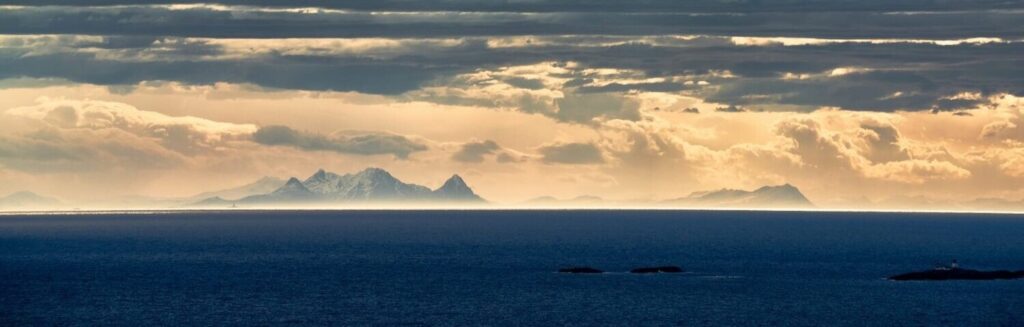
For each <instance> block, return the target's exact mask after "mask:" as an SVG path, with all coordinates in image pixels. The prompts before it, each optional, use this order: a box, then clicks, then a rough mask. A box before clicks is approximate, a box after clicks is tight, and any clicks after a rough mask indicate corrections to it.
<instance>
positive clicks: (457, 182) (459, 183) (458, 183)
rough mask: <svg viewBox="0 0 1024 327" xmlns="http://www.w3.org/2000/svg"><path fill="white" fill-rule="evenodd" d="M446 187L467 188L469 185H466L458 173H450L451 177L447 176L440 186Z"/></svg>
mask: <svg viewBox="0 0 1024 327" xmlns="http://www.w3.org/2000/svg"><path fill="white" fill-rule="evenodd" d="M446 187H464V188H469V186H467V185H466V181H465V180H463V179H462V176H459V174H454V175H452V177H448V180H446V181H444V185H442V186H441V188H446Z"/></svg>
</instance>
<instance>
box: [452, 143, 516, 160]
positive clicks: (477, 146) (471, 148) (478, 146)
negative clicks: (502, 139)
mask: <svg viewBox="0 0 1024 327" xmlns="http://www.w3.org/2000/svg"><path fill="white" fill-rule="evenodd" d="M499 149H501V147H500V146H498V143H495V142H494V141H491V140H485V141H476V142H468V143H465V144H463V145H462V147H461V148H460V149H459V151H458V152H455V154H453V155H452V160H455V161H459V162H483V161H484V156H487V155H491V154H494V153H495V152H496V151H498V150H499ZM507 159H508V158H506V160H507Z"/></svg>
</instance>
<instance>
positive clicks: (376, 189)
mask: <svg viewBox="0 0 1024 327" xmlns="http://www.w3.org/2000/svg"><path fill="white" fill-rule="evenodd" d="M388 202H390V203H394V202H402V203H410V202H412V203H425V202H431V203H433V202H443V203H463V204H466V203H470V204H472V203H477V204H482V203H485V202H486V201H484V199H483V198H481V197H480V196H478V195H477V194H476V193H475V192H473V189H471V188H470V187H469V185H467V184H466V181H465V180H463V179H462V177H460V176H459V175H452V177H450V178H448V180H446V181H445V182H444V183H443V184H442V185H441V186H440V187H438V188H437V189H433V190H432V189H430V188H428V187H426V186H422V185H417V184H411V183H405V182H402V181H401V180H399V179H398V178H395V177H394V176H392V175H391V173H389V172H388V171H386V170H384V169H380V168H367V169H365V170H363V171H360V172H358V173H353V174H344V175H339V174H336V173H332V172H328V171H325V170H323V169H320V170H318V171H317V172H316V173H313V175H311V176H309V177H308V178H306V179H305V180H301V181H300V180H299V179H298V178H295V177H292V178H290V179H288V180H287V181H285V182H284V184H283V185H280V186H278V187H277V188H276V189H274V190H273V191H270V192H267V193H263V194H255V195H250V196H246V197H242V198H239V199H234V200H229V199H225V198H224V197H221V196H214V197H210V198H206V199H203V200H201V201H199V202H197V203H195V204H194V205H195V206H223V205H229V204H287V205H309V204H316V205H323V204H328V205H329V204H345V203H388Z"/></svg>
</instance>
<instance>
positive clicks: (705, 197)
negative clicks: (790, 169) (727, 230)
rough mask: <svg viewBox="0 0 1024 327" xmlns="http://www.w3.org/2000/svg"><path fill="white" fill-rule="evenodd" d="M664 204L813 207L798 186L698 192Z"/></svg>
mask: <svg viewBox="0 0 1024 327" xmlns="http://www.w3.org/2000/svg"><path fill="white" fill-rule="evenodd" d="M663 204H664V205H672V206H692V207H715V208H789V209H794V208H813V207H814V204H813V203H811V201H810V200H808V199H807V197H805V196H804V194H803V193H801V192H800V190H799V189H797V188H796V186H793V185H790V184H783V185H777V186H764V187H761V188H758V189H756V190H753V191H744V190H734V189H722V190H718V191H711V192H697V193H693V194H690V196H687V197H684V198H678V199H673V200H669V201H665V202H664V203H663Z"/></svg>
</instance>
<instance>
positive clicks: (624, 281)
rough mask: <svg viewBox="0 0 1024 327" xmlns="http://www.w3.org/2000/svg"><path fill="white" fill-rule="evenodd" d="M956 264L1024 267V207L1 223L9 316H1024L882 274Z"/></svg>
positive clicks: (437, 319)
mask: <svg viewBox="0 0 1024 327" xmlns="http://www.w3.org/2000/svg"><path fill="white" fill-rule="evenodd" d="M954 259H956V260H958V261H959V263H960V265H961V266H962V267H965V268H975V269H985V270H987V269H1011V270H1018V269H1020V270H1024V216H1020V215H999V214H962V213H863V212H810V211H805V212H784V211H651V210H635V211H629V210H625V211H618V210H518V211H516V210H509V211H502V210H479V211H473V210H450V211H445V210H425V211H423V210H421V211H416V210H405V211H402V210H390V211H388V210H385V211H244V210H238V211H220V212H214V211H191V212H125V213H93V214H48V215H5V216H0V326H192V325H202V326H210V325H214V326H238V325H240V326H254V325H255V326H266V325H295V326H324V325H329V326H513V325H515V326H562V325H565V326H1024V280H1011V281H941V282H935V281H932V282H925V281H913V282H895V281H889V280H887V279H886V277H887V276H890V275H894V274H899V273H904V272H910V271H918V270H926V269H931V268H932V267H933V266H935V265H936V264H947V263H949V262H950V261H951V260H954ZM655 265H678V266H681V267H683V268H684V269H686V272H685V273H682V274H652V275H636V274H629V273H627V272H628V271H629V270H630V269H632V268H635V267H642V266H655ZM570 266H590V267H594V268H598V269H601V270H604V271H606V272H607V273H603V274H594V275H582V274H579V275H572V274H559V273H557V272H556V271H557V270H558V269H559V268H563V267H570Z"/></svg>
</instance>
